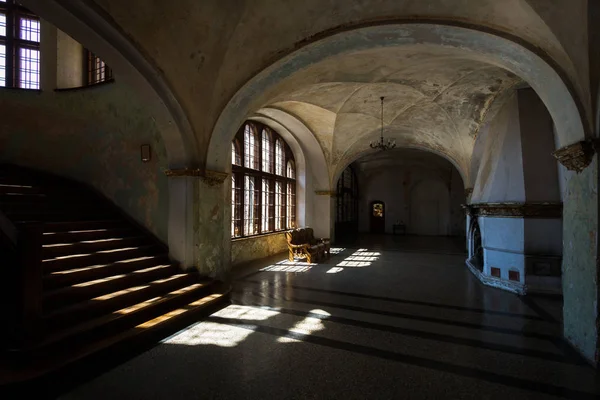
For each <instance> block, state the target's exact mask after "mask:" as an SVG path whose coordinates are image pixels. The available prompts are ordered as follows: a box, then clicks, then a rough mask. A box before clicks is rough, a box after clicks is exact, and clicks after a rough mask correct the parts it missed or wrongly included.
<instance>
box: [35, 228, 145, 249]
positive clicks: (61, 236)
mask: <svg viewBox="0 0 600 400" xmlns="http://www.w3.org/2000/svg"><path fill="white" fill-rule="evenodd" d="M137 234H139V232H138V231H136V230H135V229H133V228H131V227H124V228H112V229H90V230H86V231H75V232H56V233H51V232H48V233H44V237H43V242H44V244H45V245H46V244H58V243H76V242H83V241H90V240H102V239H110V238H128V237H132V236H135V235H137Z"/></svg>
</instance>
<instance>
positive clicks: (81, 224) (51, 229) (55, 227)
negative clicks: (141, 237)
mask: <svg viewBox="0 0 600 400" xmlns="http://www.w3.org/2000/svg"><path fill="white" fill-rule="evenodd" d="M129 227H130V226H129V224H128V223H127V222H125V221H123V220H121V219H115V218H108V219H106V218H96V219H94V220H87V221H66V222H48V223H46V224H44V235H47V234H54V233H67V232H81V231H89V230H98V229H120V228H129Z"/></svg>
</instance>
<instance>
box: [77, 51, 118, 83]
mask: <svg viewBox="0 0 600 400" xmlns="http://www.w3.org/2000/svg"><path fill="white" fill-rule="evenodd" d="M84 59H85V63H86V64H87V65H86V68H85V71H86V76H85V79H86V83H87V84H88V85H95V84H96V83H102V82H106V81H110V80H111V79H112V78H113V75H112V69H110V67H109V66H108V65H106V63H105V62H104V61H102V59H101V58H100V57H98V56H97V55H95V54H94V53H92V52H91V51H89V50H87V49H85V50H84Z"/></svg>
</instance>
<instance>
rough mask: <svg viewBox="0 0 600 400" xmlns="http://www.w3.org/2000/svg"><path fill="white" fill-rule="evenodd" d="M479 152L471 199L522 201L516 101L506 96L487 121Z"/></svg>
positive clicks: (487, 201)
mask: <svg viewBox="0 0 600 400" xmlns="http://www.w3.org/2000/svg"><path fill="white" fill-rule="evenodd" d="M477 140H478V141H481V142H482V143H481V144H480V145H479V146H476V148H477V150H478V151H480V152H481V154H478V155H477V157H476V159H477V160H480V163H479V165H477V166H475V168H476V170H475V174H476V175H475V176H476V178H475V179H476V180H475V185H474V187H473V194H472V195H471V203H495V202H507V201H519V202H520V201H525V183H524V178H523V158H522V151H521V129H520V126H519V103H518V98H517V96H516V94H513V95H511V96H509V97H508V99H507V100H506V101H505V103H504V105H503V106H502V108H501V109H500V110H499V111H498V113H497V114H496V116H495V117H494V118H493V119H492V120H491V121H488V123H486V124H485V125H484V126H483V128H482V129H481V130H480V132H479V136H478V138H477Z"/></svg>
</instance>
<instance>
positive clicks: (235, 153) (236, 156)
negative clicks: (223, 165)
mask: <svg viewBox="0 0 600 400" xmlns="http://www.w3.org/2000/svg"><path fill="white" fill-rule="evenodd" d="M231 163H232V164H233V165H239V166H240V167H241V166H242V156H241V155H240V144H239V142H238V141H237V140H234V141H233V143H231Z"/></svg>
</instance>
